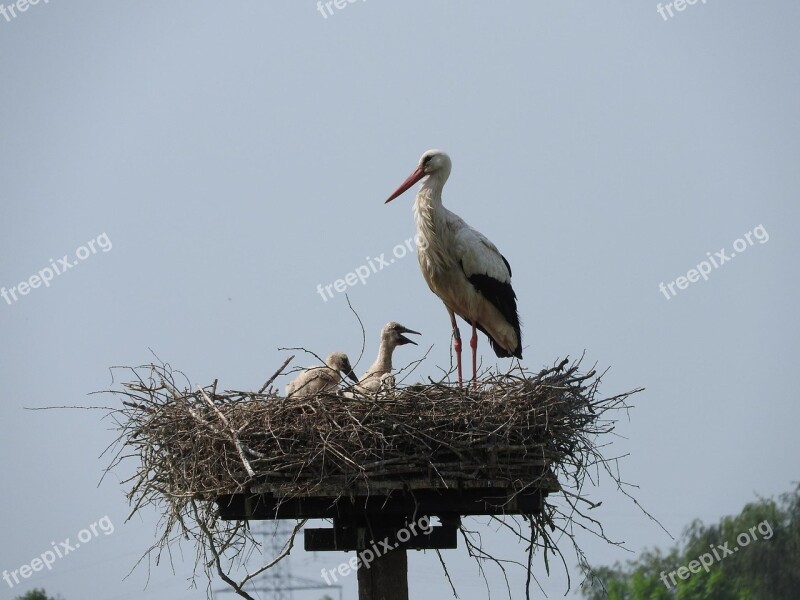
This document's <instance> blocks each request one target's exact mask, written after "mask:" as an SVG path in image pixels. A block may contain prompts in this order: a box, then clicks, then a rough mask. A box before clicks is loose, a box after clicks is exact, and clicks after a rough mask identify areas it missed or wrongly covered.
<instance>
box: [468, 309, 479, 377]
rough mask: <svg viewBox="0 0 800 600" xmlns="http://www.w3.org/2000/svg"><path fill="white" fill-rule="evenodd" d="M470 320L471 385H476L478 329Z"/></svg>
mask: <svg viewBox="0 0 800 600" xmlns="http://www.w3.org/2000/svg"><path fill="white" fill-rule="evenodd" d="M475 325H476V324H475V321H473V322H472V337H471V338H470V339H469V347H470V348H472V387H473V388H477V387H478V357H477V355H478V330H477V328H476V326H475Z"/></svg>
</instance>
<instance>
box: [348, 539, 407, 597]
mask: <svg viewBox="0 0 800 600" xmlns="http://www.w3.org/2000/svg"><path fill="white" fill-rule="evenodd" d="M358 600H408V556H407V555H406V550H405V548H398V549H396V550H391V551H390V552H387V553H386V554H382V555H381V556H379V557H377V558H375V559H374V560H373V561H372V562H370V563H369V565H364V564H363V563H361V564H359V566H358Z"/></svg>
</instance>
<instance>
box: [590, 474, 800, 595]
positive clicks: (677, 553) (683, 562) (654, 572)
mask: <svg viewBox="0 0 800 600" xmlns="http://www.w3.org/2000/svg"><path fill="white" fill-rule="evenodd" d="M704 565H706V566H707V568H706V567H704ZM681 567H683V569H682V570H680V571H679V569H680V568H681ZM584 572H585V574H586V575H587V581H586V583H585V584H584V586H583V587H582V589H581V592H582V595H583V597H584V598H588V599H589V600H606V599H608V600H797V599H798V598H800V484H798V485H797V486H796V488H795V490H794V491H793V492H791V493H787V494H783V495H782V496H781V497H780V498H779V499H778V500H777V501H776V500H773V499H764V498H759V500H758V502H753V503H751V504H748V505H747V506H745V507H744V509H743V510H742V512H741V513H740V514H739V515H737V516H735V517H724V518H723V519H722V520H720V522H719V523H718V524H716V525H710V526H706V525H704V524H703V523H701V522H700V521H698V520H696V521H694V522H693V523H692V524H691V525H689V527H687V528H686V531H685V532H684V534H683V536H682V542H681V543H680V544H679V547H676V548H673V549H671V550H670V551H669V552H668V553H667V554H664V553H662V552H661V551H660V550H658V549H656V550H654V551H652V552H644V553H643V554H642V555H641V556H640V557H639V558H638V559H637V560H634V561H627V562H626V563H625V564H624V565H623V564H620V563H616V564H615V565H614V566H613V567H599V568H592V569H590V568H589V567H585V568H584ZM670 576H671V577H670ZM673 581H674V584H673Z"/></svg>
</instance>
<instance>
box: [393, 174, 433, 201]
mask: <svg viewBox="0 0 800 600" xmlns="http://www.w3.org/2000/svg"><path fill="white" fill-rule="evenodd" d="M425 175H427V173H425V169H424V168H423V167H417V170H416V171H414V172H413V173H412V174H411V175H409V176H408V179H406V180H405V181H404V182H403V183H402V184H400V187H399V188H397V189H396V190H395V192H394V194H392V195H391V196H389V199H388V200H387V201H386V202H384V204H388V203H389V202H391V201H392V200H394V199H395V198H397V197H398V196H399V195H400V194H402V193H403V192H405V191H406V190H407V189H408V188H410V187H411V186H412V185H414V184H415V183H417V182H418V181H419V180H420V179H422V178H423V177H425Z"/></svg>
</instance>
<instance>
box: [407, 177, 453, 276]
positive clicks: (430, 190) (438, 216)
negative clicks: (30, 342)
mask: <svg viewBox="0 0 800 600" xmlns="http://www.w3.org/2000/svg"><path fill="white" fill-rule="evenodd" d="M449 174H450V173H449V172H443V173H441V174H440V175H439V176H438V177H437V176H436V175H430V176H428V178H427V179H426V180H425V181H424V182H423V184H422V187H421V188H420V190H419V192H417V199H416V201H415V202H414V218H415V220H416V222H417V240H418V242H417V244H418V248H417V250H418V257H419V260H420V264H422V262H423V261H425V262H426V263H427V267H428V268H429V269H431V270H433V271H438V270H440V269H447V268H449V267H450V266H451V265H450V262H451V260H450V255H449V254H448V253H447V252H445V248H447V247H449V245H450V236H451V233H452V232H450V231H449V229H448V228H447V227H446V226H445V225H446V216H447V210H446V209H445V208H444V206H442V189H443V188H444V184H445V182H446V181H447V177H448V175H449ZM424 270H425V269H424V267H423V271H424Z"/></svg>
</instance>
